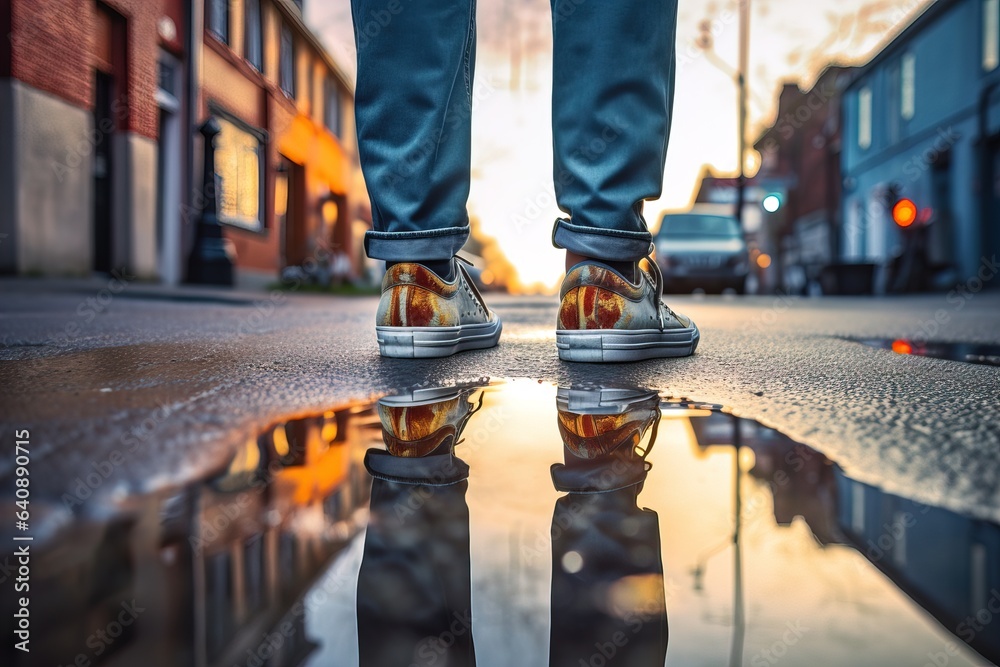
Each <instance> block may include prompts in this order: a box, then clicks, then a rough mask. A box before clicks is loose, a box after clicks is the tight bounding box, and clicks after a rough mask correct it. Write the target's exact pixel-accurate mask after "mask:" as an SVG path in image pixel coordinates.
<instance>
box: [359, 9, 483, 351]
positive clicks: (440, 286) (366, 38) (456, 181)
mask: <svg viewBox="0 0 1000 667" xmlns="http://www.w3.org/2000/svg"><path fill="white" fill-rule="evenodd" d="M351 9H352V11H353V16H354V33H355V40H356V42H357V49H358V83H357V90H356V93H355V116H356V118H357V131H358V152H359V154H360V157H361V168H362V170H363V171H364V175H365V182H366V184H367V186H368V194H369V196H370V198H371V203H372V224H373V227H374V229H373V230H372V231H369V232H368V233H367V234H365V251H366V252H367V253H368V256H369V257H372V258H375V259H381V260H385V262H386V274H385V277H384V278H383V281H382V299H381V301H380V303H379V309H378V313H377V314H376V318H375V331H376V336H377V338H378V344H379V352H380V353H381V354H382V356H386V357H407V358H415V357H443V356H448V355H450V354H454V353H455V352H460V351H462V350H473V349H482V348H487V347H493V346H494V345H496V344H497V341H498V340H499V338H500V331H501V324H500V320H499V318H497V317H496V315H495V314H494V313H493V312H492V311H491V310H490V309H489V308H488V307H487V306H486V303H485V301H483V298H482V296H481V295H480V294H479V292H478V291H477V289H476V285H475V282H474V280H473V279H472V276H471V275H470V274H469V273H468V271H466V270H465V269H463V268H461V267H459V265H458V264H457V263H456V261H455V259H454V256H455V254H456V253H457V252H458V251H459V250H460V249H461V248H462V246H463V245H464V244H465V241H466V240H467V239H468V238H469V215H468V211H467V209H466V201H467V199H468V197H469V171H470V159H471V144H472V138H471V127H472V125H471V114H472V74H473V69H474V65H475V63H474V59H475V46H476V44H475V42H476V28H475V0H420V1H419V2H416V1H414V0H351Z"/></svg>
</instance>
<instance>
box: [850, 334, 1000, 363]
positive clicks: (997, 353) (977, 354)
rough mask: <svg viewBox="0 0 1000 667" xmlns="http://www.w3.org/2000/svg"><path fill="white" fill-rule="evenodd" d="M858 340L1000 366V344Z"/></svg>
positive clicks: (902, 351)
mask: <svg viewBox="0 0 1000 667" xmlns="http://www.w3.org/2000/svg"><path fill="white" fill-rule="evenodd" d="M856 342H858V343H861V344H862V345H867V346H868V347H874V348H877V349H880V350H892V351H893V352H895V353H896V354H913V355H916V356H918V357H933V358H935V359H947V360H948V361H964V362H966V363H969V364H983V365H986V366H1000V346H998V345H977V344H973V343H928V342H921V341H914V340H908V339H905V338H864V339H860V340H858V341H856Z"/></svg>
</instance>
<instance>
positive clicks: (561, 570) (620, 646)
mask: <svg viewBox="0 0 1000 667" xmlns="http://www.w3.org/2000/svg"><path fill="white" fill-rule="evenodd" d="M556 403H557V407H558V424H559V433H560V435H562V439H563V443H564V444H565V447H564V450H563V456H564V458H565V463H564V464H556V465H553V466H552V481H553V483H554V484H555V487H556V489H557V490H558V491H563V492H566V495H564V496H562V497H561V498H559V499H558V500H557V501H556V506H555V510H554V511H553V514H552V528H551V534H552V598H551V615H550V626H549V627H550V640H549V665H551V666H553V667H576V666H577V665H582V664H596V663H594V662H592V657H593V656H594V655H599V654H598V653H595V649H596V650H600V651H602V652H603V649H602V647H603V646H604V644H603V643H601V642H597V643H595V638H604V637H608V638H614V637H619V638H623V639H624V641H621V642H618V640H617V639H615V640H613V641H615V642H617V643H616V644H615V645H614V646H613V647H612V648H613V649H614V654H612V653H610V652H603V655H605V656H607V657H608V660H607V663H608V664H611V663H612V662H614V663H615V664H621V665H662V664H663V663H664V660H665V659H666V650H667V609H666V600H665V596H664V592H663V563H662V561H661V559H660V553H661V544H660V531H659V520H658V518H657V515H656V513H655V512H653V511H652V510H648V509H640V507H639V506H638V503H637V500H638V496H639V492H640V491H641V490H642V485H643V482H644V481H645V479H646V474H647V473H648V472H649V467H650V464H649V463H648V462H647V461H646V456H647V455H648V454H649V451H650V449H651V448H652V447H653V442H654V441H655V440H656V431H657V425H658V424H659V421H660V397H659V395H658V394H657V393H656V392H652V391H645V390H641V389H613V388H603V389H593V390H583V389H560V390H559V392H558V394H557V398H556ZM647 433H648V437H649V441H648V444H647V445H646V446H645V447H642V441H643V439H644V438H646V436H647ZM608 646H611V644H610V643H609V644H608ZM609 651H610V649H609ZM612 655H614V660H613V661H612V660H611V656H612Z"/></svg>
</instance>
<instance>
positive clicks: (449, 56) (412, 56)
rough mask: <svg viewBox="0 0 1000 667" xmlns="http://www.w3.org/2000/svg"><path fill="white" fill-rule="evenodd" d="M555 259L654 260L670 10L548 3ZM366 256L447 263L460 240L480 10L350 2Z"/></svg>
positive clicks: (643, 4)
mask: <svg viewBox="0 0 1000 667" xmlns="http://www.w3.org/2000/svg"><path fill="white" fill-rule="evenodd" d="M551 1H552V23H553V38H554V47H553V48H554V58H553V72H552V76H553V86H552V130H553V151H554V181H555V191H556V200H557V202H558V204H559V208H560V209H561V210H562V211H563V212H564V213H565V217H562V218H559V219H558V220H557V221H556V223H555V227H554V229H553V233H552V241H553V244H554V245H556V247H560V248H565V249H567V250H570V251H572V252H575V253H578V254H581V255H585V256H588V257H594V258H598V259H604V260H609V261H632V260H637V259H639V258H641V257H644V256H645V255H646V253H647V252H648V251H649V247H650V241H651V235H650V233H649V230H648V229H647V227H646V221H645V219H644V218H643V215H642V202H643V200H645V199H655V198H657V197H659V195H660V191H661V189H662V183H663V163H664V159H665V157H666V150H667V137H668V135H669V133H670V116H671V107H672V105H673V91H674V85H673V83H674V63H675V54H674V46H675V39H676V23H677V0H551ZM351 8H352V12H353V17H354V31H355V42H356V46H357V50H358V81H357V90H356V96H355V113H356V120H357V131H358V142H359V153H360V158H361V168H362V170H363V172H364V176H365V181H366V183H367V187H368V193H369V196H370V197H371V202H372V223H373V230H372V231H369V232H368V233H367V234H366V235H365V250H366V252H367V253H368V256H369V257H373V258H376V259H383V260H387V261H396V262H399V261H432V260H446V259H449V258H450V257H451V256H452V255H454V254H455V253H456V252H458V251H459V250H460V249H461V248H462V246H463V245H464V244H465V241H466V239H467V238H468V236H469V216H468V212H467V210H466V201H467V199H468V196H469V178H470V156H471V122H470V121H471V116H472V77H473V70H474V68H475V47H476V27H475V0H351Z"/></svg>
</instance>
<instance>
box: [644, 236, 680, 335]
mask: <svg viewBox="0 0 1000 667" xmlns="http://www.w3.org/2000/svg"><path fill="white" fill-rule="evenodd" d="M655 250H656V247H655V246H654V245H653V244H652V243H650V244H649V252H648V253H647V254H646V263H647V264H648V265H649V268H650V272H651V273H652V274H653V288H654V289H655V290H656V297H655V299H656V304H657V307H656V314H657V315H658V316H659V318H660V331H663V330H664V329H666V328H667V323H666V320H665V319H664V317H663V314H664V312H666V313H667V314H669V315H670V316H671V317H672V316H673V314H674V313H673V311H672V310H670V308H669V307H668V306H667V304H665V303H663V272H662V271H661V270H660V265H659V264H658V263H657V262H656V260H655V259H653V252H654V251H655Z"/></svg>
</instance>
